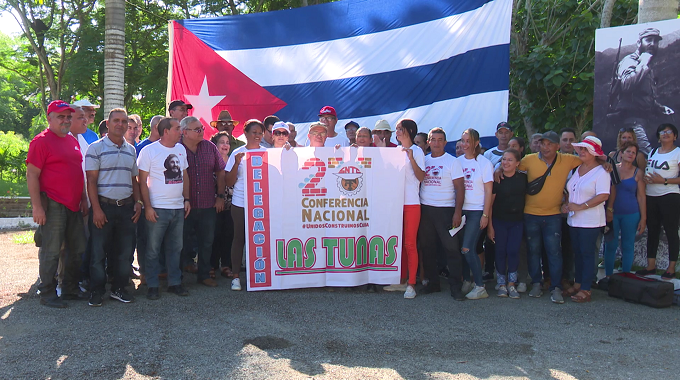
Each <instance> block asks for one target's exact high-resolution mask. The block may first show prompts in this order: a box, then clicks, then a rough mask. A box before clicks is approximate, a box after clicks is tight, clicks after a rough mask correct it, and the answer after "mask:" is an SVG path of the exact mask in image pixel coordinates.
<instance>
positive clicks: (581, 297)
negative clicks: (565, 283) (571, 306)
mask: <svg viewBox="0 0 680 380" xmlns="http://www.w3.org/2000/svg"><path fill="white" fill-rule="evenodd" d="M571 300H572V301H574V302H576V303H585V302H590V290H579V292H578V293H576V294H575V295H573V296H571Z"/></svg>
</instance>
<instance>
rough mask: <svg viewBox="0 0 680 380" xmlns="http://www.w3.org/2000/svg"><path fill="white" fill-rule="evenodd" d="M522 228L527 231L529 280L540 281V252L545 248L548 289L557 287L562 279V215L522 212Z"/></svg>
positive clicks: (538, 282) (535, 282) (537, 282)
mask: <svg viewBox="0 0 680 380" xmlns="http://www.w3.org/2000/svg"><path fill="white" fill-rule="evenodd" d="M524 228H525V229H526V232H527V261H528V264H529V265H528V266H529V276H531V282H532V283H534V284H540V283H541V280H542V277H541V253H542V252H543V249H545V252H546V254H547V257H548V268H549V270H550V290H551V291H552V290H553V289H555V288H558V287H559V286H560V281H561V280H562V245H561V241H562V215H560V214H557V215H546V216H541V215H530V214H524Z"/></svg>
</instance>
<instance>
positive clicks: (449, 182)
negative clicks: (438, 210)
mask: <svg viewBox="0 0 680 380" xmlns="http://www.w3.org/2000/svg"><path fill="white" fill-rule="evenodd" d="M462 177H463V171H462V170H461V168H460V163H459V162H458V160H456V158H455V157H453V156H452V155H450V154H448V153H444V154H443V155H441V156H439V157H432V155H431V154H428V155H427V156H425V179H424V180H423V182H422V183H421V184H420V203H421V204H423V205H427V206H434V207H456V191H455V190H454V188H453V180H454V179H458V178H462Z"/></svg>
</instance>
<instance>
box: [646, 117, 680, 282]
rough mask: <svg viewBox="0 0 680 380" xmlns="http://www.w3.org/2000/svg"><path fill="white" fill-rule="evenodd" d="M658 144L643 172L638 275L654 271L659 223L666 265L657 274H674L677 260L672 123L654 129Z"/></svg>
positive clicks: (679, 197) (678, 206) (679, 159)
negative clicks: (643, 260)
mask: <svg viewBox="0 0 680 380" xmlns="http://www.w3.org/2000/svg"><path fill="white" fill-rule="evenodd" d="M656 137H657V138H658V139H659V143H661V146H660V147H658V148H656V149H654V150H652V153H651V154H650V155H649V160H648V163H649V166H647V169H646V174H645V182H646V183H647V228H648V232H649V236H648V237H647V268H646V269H643V270H639V271H637V272H636V273H637V274H639V275H643V276H646V275H650V274H656V251H657V249H658V248H659V234H660V233H661V226H663V228H664V231H666V237H667V238H668V261H669V262H668V268H667V269H666V271H665V272H664V274H662V275H661V277H662V278H664V279H668V280H669V279H671V278H673V277H675V263H676V261H677V260H678V250H679V249H680V237H679V236H678V217H679V216H680V188H678V184H680V178H678V173H679V172H680V167H679V166H678V165H679V164H680V148H678V147H677V146H675V140H677V138H678V129H677V128H675V125H673V124H661V125H659V127H658V128H657V129H656Z"/></svg>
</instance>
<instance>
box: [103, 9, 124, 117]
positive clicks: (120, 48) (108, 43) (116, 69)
mask: <svg viewBox="0 0 680 380" xmlns="http://www.w3.org/2000/svg"><path fill="white" fill-rule="evenodd" d="M105 7H106V34H105V40H104V117H106V115H108V114H109V111H111V110H112V109H114V108H119V107H124V106H125V100H124V97H125V0H106V3H105Z"/></svg>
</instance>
